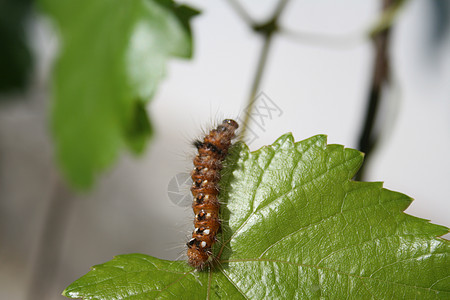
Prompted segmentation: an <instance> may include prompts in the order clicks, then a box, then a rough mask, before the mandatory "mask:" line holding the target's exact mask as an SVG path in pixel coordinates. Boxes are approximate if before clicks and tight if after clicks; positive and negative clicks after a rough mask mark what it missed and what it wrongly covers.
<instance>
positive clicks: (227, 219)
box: [64, 134, 450, 299]
mask: <svg viewBox="0 0 450 300" xmlns="http://www.w3.org/2000/svg"><path fill="white" fill-rule="evenodd" d="M362 161H363V155H362V154H361V153H360V152H358V151H356V150H353V149H346V148H344V147H343V146H340V145H327V144H326V137H325V136H323V135H319V136H314V137H312V138H309V139H307V140H304V141H301V142H298V143H294V141H293V138H292V136H291V135H290V134H286V135H284V136H282V137H280V138H279V139H278V140H277V141H276V142H275V143H274V144H273V145H271V146H267V147H263V148H262V149H260V150H258V151H255V152H252V153H250V152H249V150H248V148H247V146H245V145H244V144H242V143H237V144H236V145H235V146H234V147H233V148H232V150H231V153H230V154H229V156H228V157H227V161H226V163H225V165H226V167H225V168H224V171H223V177H222V180H221V201H222V202H224V205H223V206H222V208H221V216H222V219H223V223H222V234H221V235H220V236H218V239H219V242H218V243H216V244H215V248H214V249H213V250H214V253H215V257H216V259H217V261H216V264H215V267H214V268H211V269H209V270H207V271H202V272H199V271H196V270H193V269H192V268H191V267H189V266H188V265H187V264H186V262H184V261H165V260H160V259H157V258H153V257H151V256H147V255H143V254H128V255H119V256H117V257H116V258H114V259H113V260H112V261H110V262H107V263H105V264H102V265H98V266H95V267H94V268H93V270H91V271H90V272H89V273H88V274H87V275H85V276H83V277H81V278H80V279H78V280H77V281H75V282H74V283H72V284H71V285H70V286H69V287H68V288H67V289H66V290H65V291H64V295H65V296H67V297H72V298H84V299H123V298H127V299H153V298H157V299H175V298H176V299H319V298H330V299H345V298H352V299H385V298H392V299H415V298H418V299H449V298H450V260H449V250H450V249H449V242H448V241H446V240H443V239H440V238H437V236H441V235H443V234H446V233H447V232H448V229H447V228H445V227H443V226H438V225H434V224H430V223H429V222H428V221H427V220H423V219H419V218H416V217H412V216H409V215H407V214H405V213H403V210H405V209H406V208H407V207H408V205H409V204H410V203H411V200H412V199H411V198H409V197H408V196H406V195H404V194H401V193H398V192H393V191H390V190H387V189H384V188H383V187H382V183H379V182H370V183H369V182H355V181H352V180H351V178H352V177H353V175H354V174H355V173H356V172H357V170H358V168H359V166H360V165H361V163H362Z"/></svg>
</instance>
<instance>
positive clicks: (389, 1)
mask: <svg viewBox="0 0 450 300" xmlns="http://www.w3.org/2000/svg"><path fill="white" fill-rule="evenodd" d="M399 1H400V2H402V0H383V13H385V12H386V11H388V10H390V9H391V7H392V6H393V5H397V2H399ZM391 30H392V26H389V27H386V28H384V29H383V30H381V31H379V32H378V33H377V34H376V35H375V36H374V37H373V43H374V47H375V52H376V54H375V62H374V69H373V73H372V83H371V87H370V92H369V96H368V103H367V109H366V117H365V119H364V126H363V129H362V131H361V133H360V138H359V150H360V151H362V152H364V153H365V155H366V156H365V158H366V163H365V164H363V165H362V166H361V168H360V169H359V172H358V173H357V174H356V176H355V179H356V180H363V179H364V172H365V166H367V161H368V159H369V158H370V157H371V154H372V151H373V149H374V148H375V146H376V144H377V142H378V140H379V137H380V135H379V133H378V132H375V131H374V126H375V123H376V120H377V117H378V109H379V106H380V102H381V95H382V90H383V86H384V84H386V83H388V81H389V65H390V62H389V54H388V48H389V41H390V35H391Z"/></svg>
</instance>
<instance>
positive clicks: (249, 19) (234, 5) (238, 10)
mask: <svg viewBox="0 0 450 300" xmlns="http://www.w3.org/2000/svg"><path fill="white" fill-rule="evenodd" d="M228 3H229V4H230V6H231V7H232V8H233V9H234V11H235V12H236V13H237V14H238V15H239V16H240V17H241V19H242V20H244V22H245V23H247V24H248V25H249V26H252V25H253V24H254V23H255V22H254V21H253V19H252V17H251V16H250V14H249V13H248V12H247V11H246V10H245V8H244V7H243V6H242V5H241V3H239V2H238V1H236V0H228Z"/></svg>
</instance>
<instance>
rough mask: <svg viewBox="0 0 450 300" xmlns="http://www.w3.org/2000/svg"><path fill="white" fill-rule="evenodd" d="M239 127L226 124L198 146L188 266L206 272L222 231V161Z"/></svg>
mask: <svg viewBox="0 0 450 300" xmlns="http://www.w3.org/2000/svg"><path fill="white" fill-rule="evenodd" d="M238 127H239V125H238V123H237V122H236V121H234V120H230V119H226V120H223V122H222V124H221V125H219V126H217V128H216V129H213V130H211V131H210V132H209V134H208V135H206V136H205V138H204V139H203V141H200V140H197V141H195V142H194V146H195V147H196V148H197V149H198V154H197V156H196V157H195V158H194V170H193V171H192V173H191V177H192V180H193V185H192V187H191V192H192V195H193V196H194V200H193V203H192V208H193V210H194V214H195V219H194V227H195V229H194V232H193V233H192V239H191V240H190V241H189V242H188V243H187V246H188V250H187V256H188V263H189V264H190V265H191V266H192V267H194V268H196V269H198V270H202V269H203V268H204V267H205V266H206V265H207V264H208V262H209V257H210V256H211V254H212V252H211V247H212V245H213V244H214V243H215V242H216V234H217V232H218V231H219V229H220V220H219V206H220V205H219V200H218V199H217V196H218V195H219V187H218V184H219V180H220V171H221V169H222V161H223V160H224V159H225V157H226V155H227V153H228V149H229V148H230V146H231V140H232V139H233V138H234V137H235V132H236V130H237V128H238Z"/></svg>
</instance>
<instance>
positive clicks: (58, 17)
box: [40, 0, 197, 187]
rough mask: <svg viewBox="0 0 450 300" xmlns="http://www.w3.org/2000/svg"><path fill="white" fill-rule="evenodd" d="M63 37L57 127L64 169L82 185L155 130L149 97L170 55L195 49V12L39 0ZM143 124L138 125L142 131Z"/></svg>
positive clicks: (154, 3)
mask: <svg viewBox="0 0 450 300" xmlns="http://www.w3.org/2000/svg"><path fill="white" fill-rule="evenodd" d="M40 4H41V7H42V9H43V10H44V12H46V13H47V15H49V16H50V17H51V18H52V19H53V20H54V21H55V23H56V25H57V28H58V29H59V33H60V36H61V49H60V57H59V59H58V61H57V63H56V66H55V70H54V84H53V87H54V88H53V98H54V99H53V100H54V102H53V105H52V127H53V134H54V139H55V143H56V149H57V154H58V158H59V160H60V162H61V164H62V167H63V170H64V172H65V174H66V175H67V177H68V178H69V179H70V181H71V182H72V183H74V184H75V185H76V186H78V187H89V186H90V185H91V184H92V183H93V181H94V178H95V176H96V175H97V174H98V173H99V172H100V171H102V170H103V169H104V168H106V167H107V166H109V165H111V164H112V163H113V162H114V161H115V160H116V158H117V156H118V153H119V151H120V150H121V149H122V147H124V146H127V145H128V146H129V147H130V148H131V150H133V151H134V152H136V153H140V152H142V151H143V150H144V148H145V144H146V141H147V140H148V138H149V137H150V136H151V126H150V122H149V119H148V117H147V116H144V113H145V108H144V105H143V103H145V102H146V101H148V100H149V99H150V98H151V97H152V96H153V95H154V93H155V90H156V87H157V85H158V83H159V81H160V80H161V78H162V77H163V76H164V72H165V67H166V63H167V60H168V59H169V58H171V57H183V58H189V57H191V54H192V40H191V31H190V27H189V20H190V19H189V18H190V17H192V16H193V15H195V14H196V13H197V12H196V11H195V10H193V9H190V8H188V7H186V6H178V5H176V4H175V3H174V2H173V1H171V0H165V1H161V0H127V1H121V0H108V1H105V0H64V1H61V0H40ZM136 130H138V131H136Z"/></svg>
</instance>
